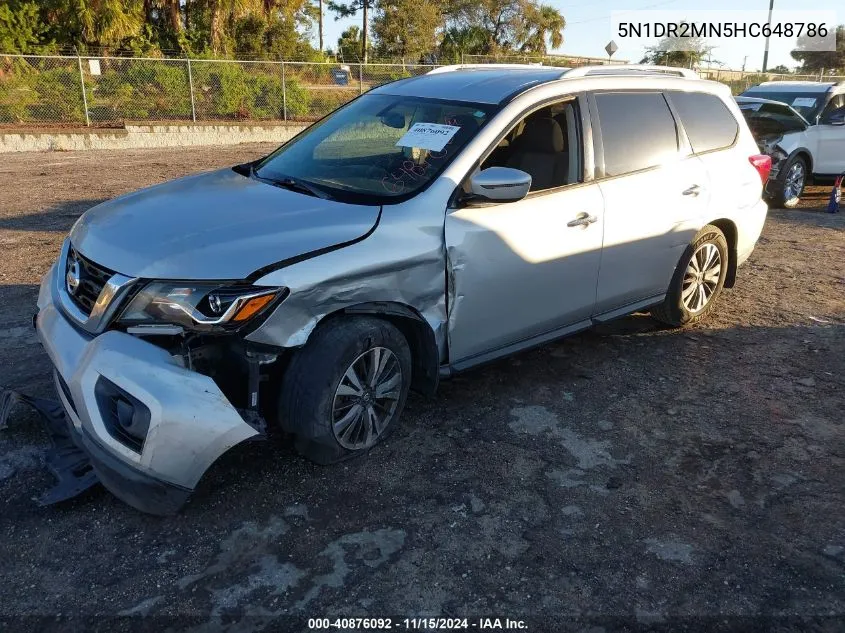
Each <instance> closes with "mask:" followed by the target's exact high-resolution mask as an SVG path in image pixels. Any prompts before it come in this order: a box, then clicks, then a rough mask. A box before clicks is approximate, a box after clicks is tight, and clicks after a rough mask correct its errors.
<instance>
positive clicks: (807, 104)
mask: <svg viewBox="0 0 845 633" xmlns="http://www.w3.org/2000/svg"><path fill="white" fill-rule="evenodd" d="M792 107H793V108H815V107H816V100H815V99H814V98H813V97H796V98H795V100H794V101H793V102H792Z"/></svg>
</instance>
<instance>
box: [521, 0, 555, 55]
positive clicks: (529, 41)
mask: <svg viewBox="0 0 845 633" xmlns="http://www.w3.org/2000/svg"><path fill="white" fill-rule="evenodd" d="M524 17H525V23H524V26H523V34H522V37H521V38H520V39H521V40H522V45H521V46H520V50H521V51H522V52H524V53H540V54H545V53H546V42H548V43H549V44H551V47H552V48H553V49H554V48H559V47H560V46H561V45H562V44H563V29H564V28H565V27H566V20H565V19H564V17H563V15H561V13H560V11H558V10H557V9H555V8H554V7H551V6H549V5H546V4H541V5H539V6H537V5H534V4H533V3H532V4H528V5H527V6H526V7H525V15H524Z"/></svg>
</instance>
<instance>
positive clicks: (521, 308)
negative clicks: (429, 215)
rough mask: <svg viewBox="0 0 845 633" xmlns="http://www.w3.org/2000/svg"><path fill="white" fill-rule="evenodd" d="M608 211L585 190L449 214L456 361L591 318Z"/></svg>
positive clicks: (592, 187)
mask: <svg viewBox="0 0 845 633" xmlns="http://www.w3.org/2000/svg"><path fill="white" fill-rule="evenodd" d="M603 211H604V205H603V202H602V196H601V192H600V191H599V188H598V185H597V184H586V185H576V186H574V187H572V188H563V189H560V190H557V191H554V192H549V193H544V194H533V195H529V196H528V197H527V198H525V199H524V200H520V201H519V202H511V203H502V204H491V205H487V206H480V207H467V208H463V209H457V210H455V211H453V212H452V213H449V214H448V215H447V216H446V245H447V249H448V260H449V261H448V266H449V280H448V285H449V358H450V361H451V362H452V363H455V362H459V361H464V360H467V359H471V358H472V357H474V356H478V355H481V354H483V353H485V352H489V351H492V350H496V349H498V348H501V347H504V346H506V345H509V344H512V343H517V342H520V341H523V340H525V339H529V338H531V337H533V336H537V335H540V334H544V333H546V332H550V331H552V330H555V329H558V328H562V327H565V326H567V325H571V324H575V323H578V322H579V321H587V320H589V317H590V313H591V312H592V308H593V304H594V303H595V298H596V279H597V277H598V271H599V261H600V259H601V242H602V230H603V225H604V221H603V215H604V213H603ZM579 218H583V220H581V221H580V222H579V223H578V224H576V225H574V226H570V223H573V222H574V221H577V220H579Z"/></svg>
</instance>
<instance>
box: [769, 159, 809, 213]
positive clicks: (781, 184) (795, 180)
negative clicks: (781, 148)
mask: <svg viewBox="0 0 845 633" xmlns="http://www.w3.org/2000/svg"><path fill="white" fill-rule="evenodd" d="M806 183H807V163H806V162H805V161H804V159H803V158H802V157H801V156H793V157H792V158H790V159H789V160H788V161H787V163H786V165H784V166H783V169H782V170H781V171H780V173H779V174H778V177H777V179H776V180H775V181H774V182H773V183H772V185H771V186H772V188H773V194H772V196H771V199H772V203H773V204H774V205H775V206H776V207H783V208H785V209H792V208H793V207H796V206H798V203H799V202H800V201H801V194H802V193H804V185H805V184H806Z"/></svg>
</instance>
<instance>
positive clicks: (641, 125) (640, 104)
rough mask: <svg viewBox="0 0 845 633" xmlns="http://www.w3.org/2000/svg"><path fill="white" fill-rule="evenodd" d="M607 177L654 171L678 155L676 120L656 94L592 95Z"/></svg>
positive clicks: (621, 93)
mask: <svg viewBox="0 0 845 633" xmlns="http://www.w3.org/2000/svg"><path fill="white" fill-rule="evenodd" d="M595 99H596V105H597V106H598V113H599V125H600V128H601V139H602V145H603V147H604V171H605V175H606V176H619V175H621V174H626V173H629V172H632V171H638V170H640V169H647V168H649V167H657V166H658V165H661V164H663V163H665V162H666V161H668V160H671V159H673V158H675V157H676V156H677V154H678V131H677V129H676V128H675V119H674V118H673V117H672V112H671V110H669V106H668V105H667V104H666V99H664V97H663V95H662V94H660V93H659V92H604V93H597V94H596V95H595Z"/></svg>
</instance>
